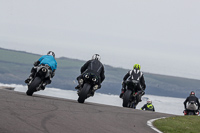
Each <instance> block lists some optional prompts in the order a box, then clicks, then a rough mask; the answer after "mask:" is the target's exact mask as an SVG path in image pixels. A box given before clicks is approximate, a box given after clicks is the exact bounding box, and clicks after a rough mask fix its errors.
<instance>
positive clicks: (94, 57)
mask: <svg viewBox="0 0 200 133" xmlns="http://www.w3.org/2000/svg"><path fill="white" fill-rule="evenodd" d="M92 59H93V60H99V61H100V59H101V57H100V55H99V54H94V55H93V56H92Z"/></svg>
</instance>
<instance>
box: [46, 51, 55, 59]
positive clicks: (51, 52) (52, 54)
mask: <svg viewBox="0 0 200 133" xmlns="http://www.w3.org/2000/svg"><path fill="white" fill-rule="evenodd" d="M47 55H51V56H53V57H54V58H55V53H54V52H53V51H49V52H48V53H47Z"/></svg>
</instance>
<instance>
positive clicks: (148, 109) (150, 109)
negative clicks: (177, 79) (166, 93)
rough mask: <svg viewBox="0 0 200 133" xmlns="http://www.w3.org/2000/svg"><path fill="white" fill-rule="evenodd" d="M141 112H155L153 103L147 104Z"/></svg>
mask: <svg viewBox="0 0 200 133" xmlns="http://www.w3.org/2000/svg"><path fill="white" fill-rule="evenodd" d="M141 110H147V111H155V108H154V106H153V105H152V104H151V103H146V104H145V105H144V106H143V107H142V108H141Z"/></svg>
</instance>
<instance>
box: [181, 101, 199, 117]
mask: <svg viewBox="0 0 200 133" xmlns="http://www.w3.org/2000/svg"><path fill="white" fill-rule="evenodd" d="M186 108H187V110H184V111H183V113H184V115H199V110H198V105H197V103H195V102H194V101H190V102H189V103H187V107H186Z"/></svg>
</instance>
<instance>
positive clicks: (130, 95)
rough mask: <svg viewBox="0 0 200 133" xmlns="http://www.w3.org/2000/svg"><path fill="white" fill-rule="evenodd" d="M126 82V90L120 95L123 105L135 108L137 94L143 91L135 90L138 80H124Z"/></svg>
mask: <svg viewBox="0 0 200 133" xmlns="http://www.w3.org/2000/svg"><path fill="white" fill-rule="evenodd" d="M125 84H126V89H125V90H126V91H125V93H124V95H123V97H122V99H123V104H122V106H123V107H128V108H134V109H135V108H136V106H137V104H138V98H137V97H138V95H139V94H141V93H143V92H142V91H138V92H137V91H136V90H137V88H138V87H139V86H140V84H139V81H138V80H128V81H126V82H125Z"/></svg>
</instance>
